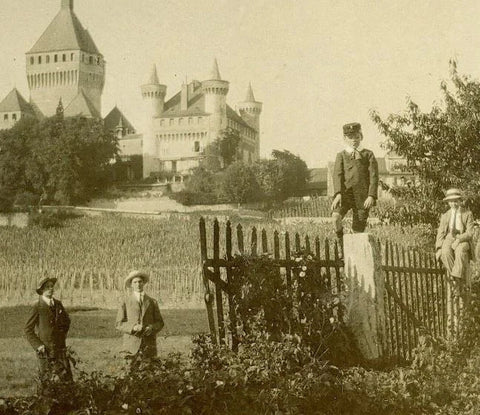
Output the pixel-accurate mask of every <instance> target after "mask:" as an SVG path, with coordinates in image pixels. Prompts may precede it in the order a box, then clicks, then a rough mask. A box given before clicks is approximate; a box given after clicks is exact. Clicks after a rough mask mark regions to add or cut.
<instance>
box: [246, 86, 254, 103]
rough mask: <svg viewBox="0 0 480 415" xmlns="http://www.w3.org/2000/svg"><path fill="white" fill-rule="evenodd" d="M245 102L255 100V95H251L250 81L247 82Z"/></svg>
mask: <svg viewBox="0 0 480 415" xmlns="http://www.w3.org/2000/svg"><path fill="white" fill-rule="evenodd" d="M245 102H255V95H253V89H252V83H251V82H249V83H248V89H247V96H246V97H245Z"/></svg>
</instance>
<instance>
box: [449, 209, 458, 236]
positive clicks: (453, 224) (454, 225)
mask: <svg viewBox="0 0 480 415" xmlns="http://www.w3.org/2000/svg"><path fill="white" fill-rule="evenodd" d="M456 226H457V209H455V210H454V211H453V221H452V226H451V229H450V233H451V234H452V235H453V236H455V234H456Z"/></svg>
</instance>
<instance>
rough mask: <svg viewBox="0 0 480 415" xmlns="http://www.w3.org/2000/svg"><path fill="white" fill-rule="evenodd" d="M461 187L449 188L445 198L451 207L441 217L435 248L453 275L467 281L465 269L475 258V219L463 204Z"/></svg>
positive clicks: (438, 256)
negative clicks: (473, 240) (473, 238)
mask: <svg viewBox="0 0 480 415" xmlns="http://www.w3.org/2000/svg"><path fill="white" fill-rule="evenodd" d="M462 199H463V198H462V194H461V192H460V190H459V189H449V190H447V192H446V194H445V198H444V199H443V200H444V201H445V202H447V203H448V205H449V206H450V209H449V210H448V211H447V212H445V213H444V214H443V215H442V216H441V218H440V225H439V227H438V232H437V240H436V242H435V248H436V249H437V253H436V256H437V258H439V259H441V260H442V263H443V265H444V266H445V268H446V269H447V271H448V273H449V274H450V276H451V277H453V278H455V279H456V280H457V281H462V282H465V278H466V275H465V271H466V269H467V265H468V262H469V260H470V259H474V255H475V251H474V249H473V243H472V237H473V227H474V220H473V215H472V212H470V211H469V210H467V209H465V208H464V207H463V206H462Z"/></svg>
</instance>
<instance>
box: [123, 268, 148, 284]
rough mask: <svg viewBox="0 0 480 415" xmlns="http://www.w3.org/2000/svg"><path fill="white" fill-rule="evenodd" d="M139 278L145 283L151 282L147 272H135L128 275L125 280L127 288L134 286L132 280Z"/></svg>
mask: <svg viewBox="0 0 480 415" xmlns="http://www.w3.org/2000/svg"><path fill="white" fill-rule="evenodd" d="M137 277H140V278H142V279H143V282H144V283H147V282H148V281H150V277H149V276H148V274H147V273H146V272H143V271H139V270H134V271H132V272H130V274H128V276H127V278H125V288H130V287H131V286H132V280H133V279H134V278H137Z"/></svg>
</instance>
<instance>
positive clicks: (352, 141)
mask: <svg viewBox="0 0 480 415" xmlns="http://www.w3.org/2000/svg"><path fill="white" fill-rule="evenodd" d="M362 139H363V135H362V133H361V132H360V131H358V132H356V133H352V134H348V135H344V136H343V140H344V141H345V143H346V144H347V145H349V146H350V147H353V148H357V147H358V146H359V145H360V141H362Z"/></svg>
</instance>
